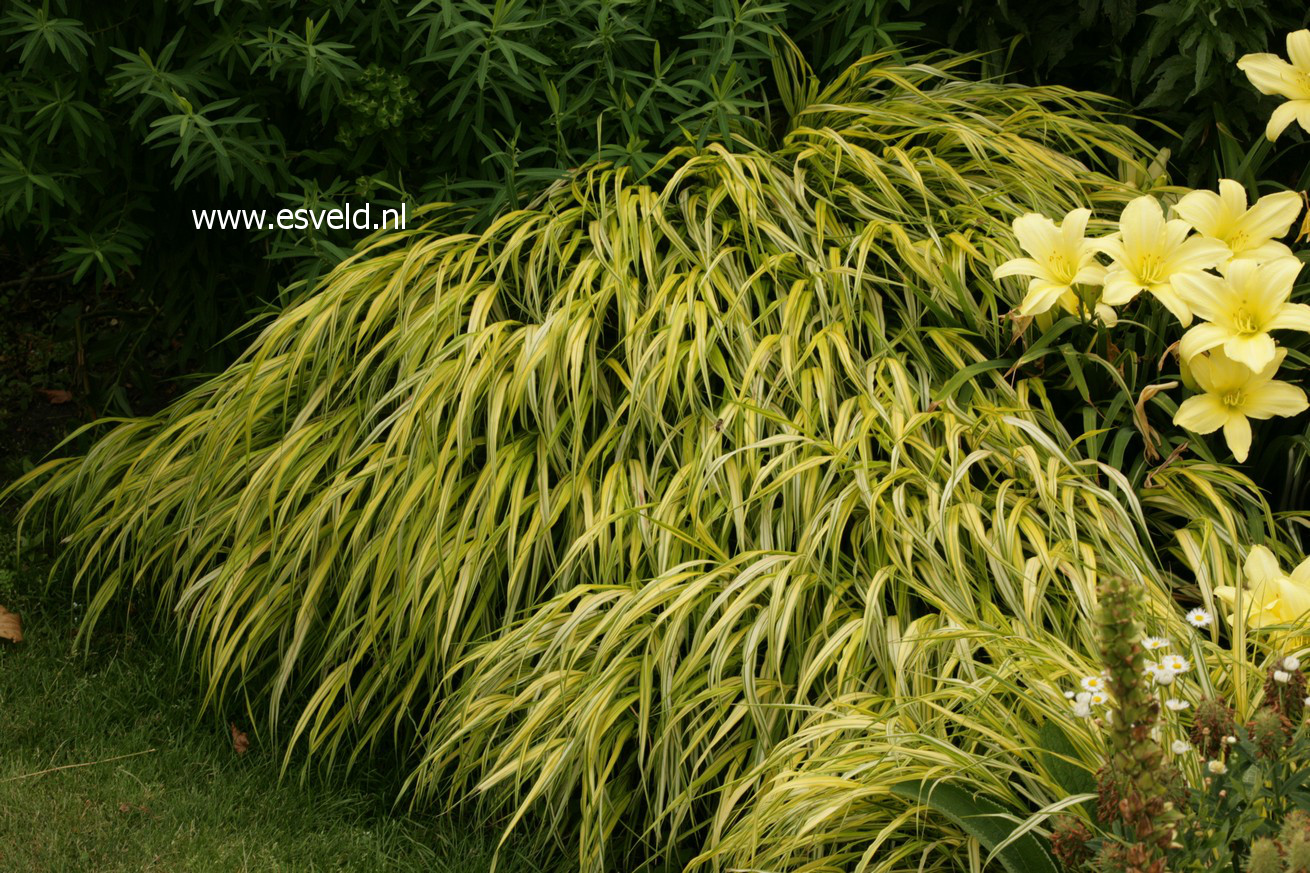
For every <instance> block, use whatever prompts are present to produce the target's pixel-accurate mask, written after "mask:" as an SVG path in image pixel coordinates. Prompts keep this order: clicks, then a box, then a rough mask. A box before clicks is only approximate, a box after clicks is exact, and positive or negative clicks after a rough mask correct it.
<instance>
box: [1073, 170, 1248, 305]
mask: <svg viewBox="0 0 1310 873" xmlns="http://www.w3.org/2000/svg"><path fill="white" fill-rule="evenodd" d="M1191 231H1192V227H1191V225H1189V224H1188V223H1187V222H1185V221H1183V220H1181V219H1177V218H1175V219H1171V220H1170V221H1165V220H1164V210H1163V209H1161V208H1160V201H1158V200H1156V199H1155V198H1154V197H1152V196H1150V195H1149V194H1148V195H1145V196H1142V197H1138V198H1137V199H1135V200H1133V201H1132V202H1131V203H1129V204H1128V205H1127V206H1125V207H1124V211H1123V214H1122V215H1121V216H1120V217H1119V230H1118V232H1116V233H1113V234H1111V235H1110V236H1108V237H1106V238H1105V239H1103V240H1100V241H1099V243H1098V245H1099V248H1100V249H1101V251H1103V252H1105V253H1106V254H1107V255H1109V256H1110V258H1111V260H1113V261H1114V263H1112V264H1111V265H1110V267H1109V269H1108V270H1107V271H1106V273H1105V288H1104V290H1103V291H1102V292H1101V302H1103V303H1105V304H1107V305H1109V306H1119V305H1121V304H1124V303H1127V302H1128V301H1130V300H1132V299H1133V298H1134V297H1136V296H1137V295H1138V294H1139V293H1140V292H1142V291H1149V292H1150V293H1151V294H1153V295H1155V297H1156V299H1158V300H1159V301H1160V302H1161V303H1163V304H1164V306H1165V308H1166V309H1168V310H1169V311H1170V312H1172V313H1173V314H1174V316H1175V317H1176V318H1177V319H1178V320H1179V321H1180V322H1182V325H1183V327H1187V326H1188V325H1189V324H1191V323H1192V310H1191V308H1190V307H1189V306H1188V305H1187V302H1186V301H1185V300H1183V298H1182V296H1181V295H1179V293H1178V292H1177V291H1176V290H1175V289H1174V287H1173V282H1174V280H1175V279H1177V278H1178V277H1179V276H1187V275H1196V274H1200V273H1203V272H1204V271H1205V270H1207V269H1209V268H1210V267H1214V266H1217V265H1218V264H1220V263H1221V262H1222V261H1224V260H1227V258H1228V256H1229V252H1228V247H1227V246H1225V245H1224V244H1223V243H1221V242H1218V241H1216V240H1212V239H1206V238H1205V237H1202V236H1193V237H1191V238H1190V239H1189V238H1188V236H1187V235H1188V234H1189V233H1191Z"/></svg>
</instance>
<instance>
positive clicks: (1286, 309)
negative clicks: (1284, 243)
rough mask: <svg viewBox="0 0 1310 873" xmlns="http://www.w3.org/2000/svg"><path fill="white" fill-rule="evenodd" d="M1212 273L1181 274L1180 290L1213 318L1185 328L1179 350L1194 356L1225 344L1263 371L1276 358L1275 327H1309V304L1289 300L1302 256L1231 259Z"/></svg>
mask: <svg viewBox="0 0 1310 873" xmlns="http://www.w3.org/2000/svg"><path fill="white" fill-rule="evenodd" d="M1221 269H1222V271H1223V276H1222V278H1221V277H1219V276H1215V275H1213V274H1211V273H1200V274H1198V275H1194V276H1192V275H1189V276H1179V277H1178V279H1177V280H1176V282H1177V285H1178V290H1179V292H1180V293H1182V295H1183V297H1184V299H1186V300H1187V303H1188V305H1189V306H1191V308H1192V311H1193V312H1194V313H1196V315H1198V316H1199V317H1201V318H1204V319H1205V320H1206V321H1207V322H1209V323H1208V324H1198V325H1196V326H1195V327H1193V328H1192V329H1191V330H1189V331H1188V332H1187V333H1185V334H1183V339H1182V342H1181V343H1179V345H1178V352H1179V354H1180V355H1181V356H1182V357H1183V358H1184V359H1185V360H1188V361H1190V360H1191V359H1192V358H1194V357H1196V356H1197V355H1199V354H1200V353H1202V352H1206V351H1209V350H1210V349H1213V348H1216V347H1219V346H1222V347H1223V350H1224V354H1226V355H1227V356H1228V357H1229V358H1230V359H1232V360H1234V361H1240V362H1241V363H1243V364H1245V365H1246V366H1247V367H1249V368H1250V369H1251V370H1253V371H1255V372H1259V371H1260V370H1263V369H1264V368H1265V366H1266V365H1267V364H1268V363H1269V362H1270V361H1272V360H1273V359H1274V351H1275V349H1274V338H1273V337H1271V336H1270V335H1269V331H1271V330H1304V331H1310V306H1306V305H1305V304H1304V303H1289V302H1288V298H1290V297H1291V296H1292V286H1293V285H1294V284H1295V283H1296V274H1297V273H1299V272H1301V262H1300V261H1298V260H1297V259H1296V258H1279V259H1278V260H1276V261H1269V262H1268V263H1265V264H1257V263H1255V262H1254V261H1232V262H1231V263H1229V264H1227V265H1225V266H1224V267H1222V268H1221Z"/></svg>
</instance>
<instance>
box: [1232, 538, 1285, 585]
mask: <svg viewBox="0 0 1310 873" xmlns="http://www.w3.org/2000/svg"><path fill="white" fill-rule="evenodd" d="M1242 572H1243V573H1245V574H1246V579H1247V584H1248V585H1250V586H1251V587H1253V588H1254V587H1257V586H1259V585H1260V584H1262V583H1264V582H1266V581H1268V580H1270V579H1276V578H1278V577H1279V576H1281V575H1283V568H1282V567H1280V566H1278V559H1277V558H1275V557H1274V553H1273V552H1271V551H1269V547H1268V546H1252V547H1251V551H1249V552H1247V553H1246V563H1244V564H1243V565H1242Z"/></svg>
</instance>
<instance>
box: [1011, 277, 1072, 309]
mask: <svg viewBox="0 0 1310 873" xmlns="http://www.w3.org/2000/svg"><path fill="white" fill-rule="evenodd" d="M1069 291H1070V289H1069V286H1068V285H1060V284H1058V283H1056V282H1049V281H1047V280H1045V279H1033V280H1032V281H1031V282H1029V283H1028V295H1027V296H1026V297H1024V298H1023V302H1022V303H1020V304H1019V314H1020V315H1041V314H1042V313H1043V312H1045V311H1047V310H1048V309H1050V308H1051V307H1052V306H1054V305H1055V301H1057V300H1059V299H1060V295H1061V294H1066V293H1069Z"/></svg>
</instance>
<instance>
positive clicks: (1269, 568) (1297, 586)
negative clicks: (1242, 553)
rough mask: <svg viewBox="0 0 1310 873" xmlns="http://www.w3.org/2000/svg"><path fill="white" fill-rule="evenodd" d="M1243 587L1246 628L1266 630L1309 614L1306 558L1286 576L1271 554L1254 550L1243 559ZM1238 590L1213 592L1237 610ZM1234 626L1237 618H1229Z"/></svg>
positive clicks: (1309, 583) (1228, 588)
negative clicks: (1244, 560) (1264, 628)
mask: <svg viewBox="0 0 1310 873" xmlns="http://www.w3.org/2000/svg"><path fill="white" fill-rule="evenodd" d="M1242 569H1243V570H1244V575H1245V576H1246V585H1245V586H1244V588H1243V591H1242V592H1241V597H1242V601H1243V611H1244V613H1245V615H1244V618H1245V621H1246V626H1247V627H1267V626H1268V625H1271V624H1291V623H1293V622H1296V621H1298V620H1300V619H1303V618H1306V617H1308V616H1307V613H1310V558H1307V559H1306V560H1304V561H1302V562H1301V563H1300V564H1299V565H1297V568H1296V569H1295V570H1293V571H1292V572H1291V574H1290V575H1285V574H1284V573H1283V571H1282V568H1281V567H1279V566H1278V559H1277V558H1275V557H1274V553H1273V552H1271V551H1269V549H1267V548H1266V547H1264V546H1255V547H1254V548H1252V549H1251V551H1250V553H1249V554H1248V555H1247V556H1246V564H1245V565H1244V566H1243V568H1242ZM1238 593H1239V592H1238V590H1237V589H1236V588H1234V587H1233V586H1231V585H1223V586H1220V587H1218V588H1216V589H1215V590H1214V594H1215V597H1218V598H1219V599H1220V600H1222V601H1223V602H1224V603H1225V604H1227V605H1228V608H1229V609H1231V610H1236V609H1237V598H1238ZM1228 620H1229V623H1230V624H1235V623H1236V620H1237V616H1236V615H1235V614H1231V613H1230V615H1229V619H1228Z"/></svg>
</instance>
